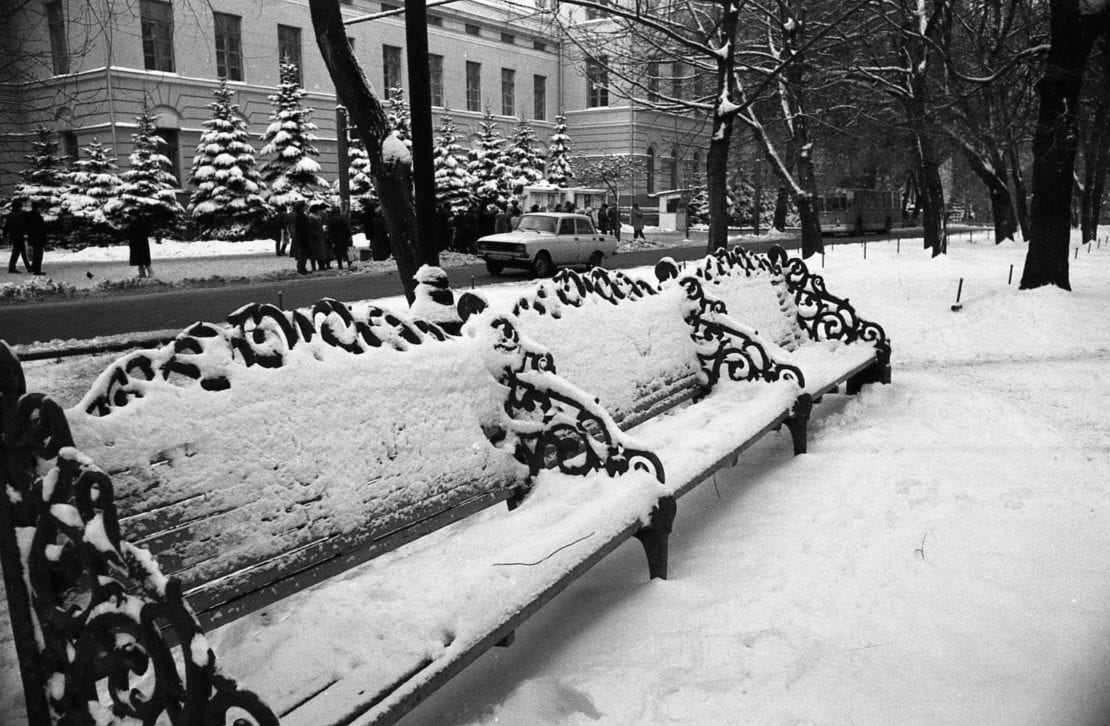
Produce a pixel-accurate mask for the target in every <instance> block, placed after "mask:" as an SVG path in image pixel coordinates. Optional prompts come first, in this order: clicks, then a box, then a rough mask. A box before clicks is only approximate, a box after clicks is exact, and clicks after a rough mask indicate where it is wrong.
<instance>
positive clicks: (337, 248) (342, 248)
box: [328, 205, 351, 270]
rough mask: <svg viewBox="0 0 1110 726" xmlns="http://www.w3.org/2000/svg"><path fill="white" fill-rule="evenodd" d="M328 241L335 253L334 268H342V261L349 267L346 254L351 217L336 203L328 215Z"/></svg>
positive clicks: (349, 236)
mask: <svg viewBox="0 0 1110 726" xmlns="http://www.w3.org/2000/svg"><path fill="white" fill-rule="evenodd" d="M328 241H329V242H330V243H331V251H332V252H333V253H334V254H335V266H336V268H338V269H340V270H342V269H343V263H344V262H346V263H347V268H348V269H350V267H351V260H350V258H349V257H348V256H347V255H348V254H349V252H348V250H350V249H351V218H350V217H348V216H347V214H346V213H345V212H344V211H343V208H342V207H340V206H338V205H337V206H334V207H332V209H331V214H330V215H328Z"/></svg>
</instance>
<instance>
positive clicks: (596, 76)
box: [586, 55, 609, 108]
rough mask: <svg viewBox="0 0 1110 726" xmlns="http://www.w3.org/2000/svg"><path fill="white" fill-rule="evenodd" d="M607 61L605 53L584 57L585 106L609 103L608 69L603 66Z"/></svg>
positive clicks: (593, 106) (592, 106) (590, 106)
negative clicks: (593, 56) (587, 89)
mask: <svg viewBox="0 0 1110 726" xmlns="http://www.w3.org/2000/svg"><path fill="white" fill-rule="evenodd" d="M608 62H609V56H607V55H601V56H598V57H597V59H596V60H595V59H593V58H587V59H586V85H587V86H588V88H589V91H588V93H587V96H586V107H587V108H596V107H598V106H608V105H609V71H608V70H606V68H605V66H606V64H607V63H608Z"/></svg>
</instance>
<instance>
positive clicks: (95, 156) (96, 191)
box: [61, 138, 123, 237]
mask: <svg viewBox="0 0 1110 726" xmlns="http://www.w3.org/2000/svg"><path fill="white" fill-rule="evenodd" d="M83 151H84V155H83V156H82V157H81V158H80V159H79V160H77V161H75V162H73V166H72V167H71V168H70V170H69V173H68V174H67V175H66V182H67V185H66V189H65V191H64V192H63V193H62V199H61V210H62V214H63V215H68V216H70V217H73V218H74V219H77V220H80V221H81V222H83V223H84V224H83V225H81V226H79V227H78V228H77V229H75V230H74V231H75V232H76V233H78V236H81V237H84V236H85V235H84V231H83V230H82V227H84V226H85V225H91V226H93V227H100V228H102V229H100V230H97V231H98V232H100V233H106V232H107V231H108V230H109V229H110V227H109V225H110V222H109V220H108V217H107V216H106V215H105V212H104V210H105V209H106V208H107V207H108V204H109V203H110V202H111V201H112V200H113V199H115V198H116V197H117V196H119V193H120V188H121V187H122V186H123V180H122V179H120V176H119V166H118V165H117V164H116V157H115V156H114V155H113V154H112V152H111V149H109V148H108V147H105V146H104V145H103V144H101V143H100V141H98V140H97V139H95V138H94V139H93V140H92V142H91V143H89V145H88V146H86V147H84V149H83Z"/></svg>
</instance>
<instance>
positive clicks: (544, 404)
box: [488, 316, 666, 483]
mask: <svg viewBox="0 0 1110 726" xmlns="http://www.w3.org/2000/svg"><path fill="white" fill-rule="evenodd" d="M488 325H489V326H490V327H491V329H493V330H494V331H496V333H497V336H498V337H497V339H496V342H495V348H496V349H497V350H498V352H499V353H501V354H502V356H503V357H502V358H501V359H500V361H501V362H500V365H501V369H500V370H499V371H496V372H495V373H496V375H497V378H498V380H500V381H501V382H502V383H503V384H504V385H506V386H507V387H508V388H509V395H508V397H507V398H506V400H505V403H504V410H505V414H506V416H507V418H508V427H509V433H511V434H512V435H513V436H514V438H515V450H514V454H515V456H516V458H517V460H518V461H520V462H521V463H523V464H524V465H526V466H527V467H528V469H529V471H530V472H531V473H532V474H533V475H535V474H537V473H538V472H540V471H542V470H544V469H558V470H559V471H561V472H563V473H564V474H572V475H582V474H587V473H589V472H592V471H604V472H606V473H607V474H609V476H617V475H619V474H623V473H625V472H627V471H629V470H638V471H645V472H648V473H650V474H651V475H652V476H654V477H655V478H656V479H657V480H658V481H659V482H661V483H662V482H664V481H665V478H666V475H665V473H664V471H663V464H662V462H661V461H660V460H659V457H657V456H656V455H655V454H654V453H652V452H650V451H646V450H643V449H640V448H637V447H636V446H635V445H634V444H633V442H632V440H631V439H630V438H629V437H627V436H626V435H625V434H624V433H623V432H621V430H620V429H619V428H618V426H617V424H616V422H614V421H613V418H612V417H611V416H610V415H609V413H608V412H607V411H606V410H605V409H604V408H603V407H602V406H601V404H600V403H599V402H598V400H597V398H595V397H592V396H590V394H588V393H586V392H585V391H583V390H581V389H580V388H578V387H577V386H575V385H573V384H572V383H570V382H569V381H567V380H565V379H563V378H561V377H559V376H558V375H557V373H556V371H555V361H554V359H553V357H552V356H551V354H550V353H549V352H548V351H546V350H544V349H543V348H542V346H540V345H538V344H536V343H535V342H534V341H531V340H529V339H527V338H525V337H523V336H521V335H520V333H519V331H518V330H517V326H516V324H515V321H514V320H512V319H510V318H509V317H507V316H497V317H493V318H492V319H490V320H489V322H488Z"/></svg>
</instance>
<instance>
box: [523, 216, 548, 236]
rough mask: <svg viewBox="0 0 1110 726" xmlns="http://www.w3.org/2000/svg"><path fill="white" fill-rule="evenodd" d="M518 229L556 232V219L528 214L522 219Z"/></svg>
mask: <svg viewBox="0 0 1110 726" xmlns="http://www.w3.org/2000/svg"><path fill="white" fill-rule="evenodd" d="M517 229H530V230H533V231H535V232H554V231H555V218H554V217H544V216H541V215H538V214H526V215H524V216H523V217H521V218H520V224H519V225H517Z"/></svg>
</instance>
